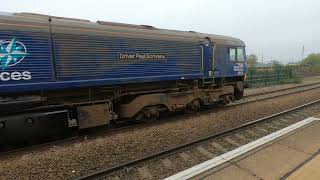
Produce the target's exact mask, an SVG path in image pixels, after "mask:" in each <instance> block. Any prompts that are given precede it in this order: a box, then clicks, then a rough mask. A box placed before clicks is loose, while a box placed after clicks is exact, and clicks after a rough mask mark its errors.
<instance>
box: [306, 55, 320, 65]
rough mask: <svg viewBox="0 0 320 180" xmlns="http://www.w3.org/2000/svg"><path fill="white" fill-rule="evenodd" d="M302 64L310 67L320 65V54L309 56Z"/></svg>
mask: <svg viewBox="0 0 320 180" xmlns="http://www.w3.org/2000/svg"><path fill="white" fill-rule="evenodd" d="M302 64H305V65H310V66H314V65H320V53H317V54H316V53H313V54H310V55H308V56H307V57H306V58H305V59H304V60H302Z"/></svg>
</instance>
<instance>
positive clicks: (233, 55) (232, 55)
mask: <svg viewBox="0 0 320 180" xmlns="http://www.w3.org/2000/svg"><path fill="white" fill-rule="evenodd" d="M229 54H230V61H236V57H237V56H236V49H235V48H230V49H229Z"/></svg>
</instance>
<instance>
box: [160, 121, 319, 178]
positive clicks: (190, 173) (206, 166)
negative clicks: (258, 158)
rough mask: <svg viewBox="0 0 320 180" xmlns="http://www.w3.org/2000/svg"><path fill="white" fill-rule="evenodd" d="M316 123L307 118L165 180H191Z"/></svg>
mask: <svg viewBox="0 0 320 180" xmlns="http://www.w3.org/2000/svg"><path fill="white" fill-rule="evenodd" d="M314 121H320V119H318V118H314V117H310V118H307V119H305V120H302V121H300V122H298V123H295V124H293V125H291V126H288V127H286V128H284V129H281V130H279V131H277V132H274V133H272V134H269V135H267V136H265V137H262V138H260V139H257V140H255V141H253V142H251V143H248V144H246V145H244V146H241V147H239V148H236V149H234V150H232V151H229V152H227V153H225V154H223V155H221V156H218V157H215V158H213V159H210V160H208V161H205V162H203V163H201V164H198V165H196V166H194V167H192V168H189V169H187V170H185V171H182V172H180V173H177V174H175V175H173V176H170V177H168V178H166V179H165V180H184V179H190V178H192V177H194V176H196V175H199V174H201V173H204V172H206V171H208V170H210V169H212V168H214V167H216V166H218V165H221V164H223V163H225V162H227V161H230V160H231V159H233V158H236V157H238V156H240V155H242V154H244V153H247V152H249V151H251V150H253V149H255V148H257V147H259V146H261V145H263V144H266V143H268V142H270V141H272V140H274V139H277V138H279V137H281V136H283V135H285V134H288V133H289V132H291V131H294V130H296V129H299V128H301V127H303V126H305V125H307V124H310V123H311V122H314Z"/></svg>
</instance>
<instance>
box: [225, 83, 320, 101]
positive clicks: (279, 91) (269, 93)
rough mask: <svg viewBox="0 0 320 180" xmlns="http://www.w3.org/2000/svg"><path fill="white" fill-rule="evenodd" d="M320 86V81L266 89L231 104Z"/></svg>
mask: <svg viewBox="0 0 320 180" xmlns="http://www.w3.org/2000/svg"><path fill="white" fill-rule="evenodd" d="M318 88H320V82H316V83H312V84H306V85H301V86H295V87H290V88H283V89H277V90H272V91H265V92H260V93H254V94H249V95H246V96H244V97H243V98H242V99H241V100H239V101H237V102H235V103H232V104H231V105H232V106H233V105H239V104H246V103H251V102H255V101H260V100H265V99H270V98H276V97H281V96H285V95H290V94H294V93H299V92H304V91H308V90H313V89H318Z"/></svg>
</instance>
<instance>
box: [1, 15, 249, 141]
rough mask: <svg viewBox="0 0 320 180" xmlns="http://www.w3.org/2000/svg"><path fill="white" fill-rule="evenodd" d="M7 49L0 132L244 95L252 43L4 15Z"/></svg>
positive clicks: (94, 121)
mask: <svg viewBox="0 0 320 180" xmlns="http://www.w3.org/2000/svg"><path fill="white" fill-rule="evenodd" d="M0 48H1V49H0V135H1V133H9V132H11V131H12V130H19V131H29V130H30V131H32V132H34V131H37V130H35V129H38V128H39V127H43V126H46V127H49V126H50V127H51V126H58V125H57V124H60V125H61V124H62V125H64V126H65V127H66V128H68V127H71V126H75V127H77V128H79V129H84V128H90V127H95V126H100V125H105V124H109V123H110V122H115V123H122V122H125V121H129V120H142V121H150V120H153V119H156V118H157V117H158V116H159V114H160V113H162V112H164V111H169V112H174V111H178V110H189V111H196V110H198V109H199V108H200V106H201V105H210V104H214V103H228V102H230V101H233V100H237V99H240V98H241V97H242V96H243V81H244V75H245V72H246V65H245V57H246V55H245V44H244V43H243V41H241V40H239V39H236V38H232V37H227V36H219V35H211V34H203V33H197V32H192V31H174V30H166V29H158V28H155V27H152V26H146V25H141V26H140V25H129V24H121V23H111V22H104V21H98V22H96V23H93V22H90V21H87V20H81V19H72V18H61V17H52V16H47V15H38V14H31V13H14V14H10V13H0ZM57 117H58V118H57Z"/></svg>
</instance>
